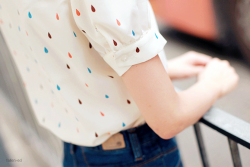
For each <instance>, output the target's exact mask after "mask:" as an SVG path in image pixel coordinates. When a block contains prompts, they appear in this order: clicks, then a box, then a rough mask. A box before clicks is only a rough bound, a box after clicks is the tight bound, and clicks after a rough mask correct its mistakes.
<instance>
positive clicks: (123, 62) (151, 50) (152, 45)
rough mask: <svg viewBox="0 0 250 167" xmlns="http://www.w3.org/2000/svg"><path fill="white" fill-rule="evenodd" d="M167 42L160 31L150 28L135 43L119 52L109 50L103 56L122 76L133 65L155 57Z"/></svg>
mask: <svg viewBox="0 0 250 167" xmlns="http://www.w3.org/2000/svg"><path fill="white" fill-rule="evenodd" d="M166 43H167V41H166V40H165V39H164V38H163V37H162V35H161V34H160V33H159V32H158V31H153V30H150V31H149V32H148V33H146V34H144V36H142V37H141V38H140V40H138V41H136V42H135V43H133V44H131V45H128V46H126V47H124V48H122V49H121V50H119V51H117V52H109V53H107V54H106V55H105V56H104V57H103V58H104V60H105V61H106V63H108V64H109V65H110V66H111V67H112V68H113V69H114V70H115V71H116V73H117V74H118V75H119V76H122V75H123V74H124V73H125V72H126V71H127V70H128V69H129V68H130V67H131V66H132V65H135V64H139V63H142V62H145V61H147V60H149V59H152V58H153V57H155V56H156V55H157V54H158V53H159V52H160V51H161V50H162V49H163V48H164V46H165V44H166Z"/></svg>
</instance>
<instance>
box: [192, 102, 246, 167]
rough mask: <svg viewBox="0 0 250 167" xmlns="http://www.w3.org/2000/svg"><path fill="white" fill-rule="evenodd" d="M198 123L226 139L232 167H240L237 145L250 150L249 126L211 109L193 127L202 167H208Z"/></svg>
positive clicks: (220, 111)
mask: <svg viewBox="0 0 250 167" xmlns="http://www.w3.org/2000/svg"><path fill="white" fill-rule="evenodd" d="M200 123H203V124H205V125H207V126H209V127H210V128H212V129H214V130H216V131H218V132H219V133H221V134H223V135H225V136H226V137H227V138H228V144H229V147H230V151H231V156H232V160H233V165H234V167H241V166H242V165H241V159H240V154H239V149H238V145H237V144H241V145H243V146H245V147H247V148H248V149H250V124H249V123H247V122H245V121H243V120H241V119H239V118H237V117H235V116H233V115H231V114H229V113H227V112H225V111H222V110H220V109H218V108H214V107H212V108H211V109H210V110H209V111H208V112H207V113H206V114H205V115H204V116H203V117H202V118H201V119H200V121H199V122H198V123H196V124H195V125H194V130H195V134H196V139H197V143H198V146H199V150H200V155H201V159H202V163H203V166H204V167H209V162H208V158H207V153H206V149H205V145H204V142H203V139H202V133H201V128H200V125H199V124H200Z"/></svg>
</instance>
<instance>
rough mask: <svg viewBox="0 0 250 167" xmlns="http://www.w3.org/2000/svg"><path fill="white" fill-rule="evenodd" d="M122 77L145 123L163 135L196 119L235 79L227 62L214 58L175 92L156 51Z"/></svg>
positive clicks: (180, 128)
mask: <svg viewBox="0 0 250 167" xmlns="http://www.w3.org/2000/svg"><path fill="white" fill-rule="evenodd" d="M122 79H123V81H124V83H125V85H126V86H127V89H128V90H129V92H130V94H131V96H132V97H133V99H134V100H135V102H136V104H137V106H138V107H139V109H140V111H141V113H142V115H143V117H144V118H145V120H146V122H147V123H148V125H149V126H150V127H151V128H152V130H154V131H155V132H156V133H157V134H158V135H159V136H160V137H162V138H164V139H169V138H172V137H174V136H175V135H176V134H178V133H179V132H181V131H182V130H184V129H185V128H186V127H188V126H190V125H192V124H194V123H195V122H197V121H198V120H199V119H200V118H201V117H202V115H204V113H205V112H206V111H207V110H208V109H209V108H210V107H211V106H212V104H213V103H214V102H215V101H216V100H217V99H218V98H219V97H221V96H223V95H224V94H226V93H228V92H229V91H231V90H232V89H233V88H234V87H235V86H236V85H237V82H238V76H237V74H236V73H235V72H234V70H233V68H232V67H230V66H229V64H228V62H226V61H220V60H219V59H213V60H211V61H210V63H208V65H207V66H206V68H205V69H204V71H203V72H202V73H201V74H200V75H199V81H198V82H197V83H196V84H195V85H193V86H192V87H191V88H189V89H188V90H186V91H183V92H180V93H177V92H175V90H174V87H173V85H172V83H171V80H170V78H169V76H168V74H167V72H166V71H165V69H164V67H163V65H162V63H161V61H160V59H159V57H158V55H157V56H155V57H154V58H152V59H150V60H148V61H146V62H144V63H140V64H136V65H133V66H132V67H131V68H130V69H129V70H128V71H127V72H126V73H125V74H123V75H122ZM214 83H215V84H214ZM223 87H224V89H223Z"/></svg>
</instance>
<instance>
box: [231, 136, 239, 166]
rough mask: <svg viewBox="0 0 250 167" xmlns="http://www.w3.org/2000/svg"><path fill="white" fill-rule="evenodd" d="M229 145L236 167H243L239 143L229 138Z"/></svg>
mask: <svg viewBox="0 0 250 167" xmlns="http://www.w3.org/2000/svg"><path fill="white" fill-rule="evenodd" d="M228 143H229V147H230V151H231V155H232V160H233V164H234V167H242V165H241V160H240V153H239V149H238V146H237V143H236V142H235V141H233V140H231V139H230V138H228Z"/></svg>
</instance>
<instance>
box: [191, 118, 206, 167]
mask: <svg viewBox="0 0 250 167" xmlns="http://www.w3.org/2000/svg"><path fill="white" fill-rule="evenodd" d="M194 131H195V134H196V139H197V142H198V146H199V150H200V155H201V159H202V163H203V167H209V164H208V159H207V153H206V150H205V145H204V142H203V139H202V134H201V128H200V125H199V123H198V122H197V123H196V124H194Z"/></svg>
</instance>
